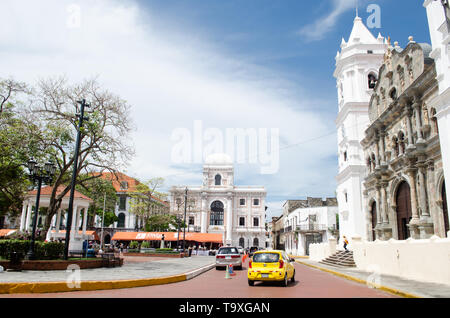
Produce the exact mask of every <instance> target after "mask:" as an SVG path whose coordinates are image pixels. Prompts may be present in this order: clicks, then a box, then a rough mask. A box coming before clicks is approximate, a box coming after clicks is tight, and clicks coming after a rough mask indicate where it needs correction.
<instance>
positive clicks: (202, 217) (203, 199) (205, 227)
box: [200, 194, 208, 233]
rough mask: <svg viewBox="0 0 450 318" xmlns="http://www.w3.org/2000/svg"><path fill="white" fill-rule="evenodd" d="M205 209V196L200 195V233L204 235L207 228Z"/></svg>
mask: <svg viewBox="0 0 450 318" xmlns="http://www.w3.org/2000/svg"><path fill="white" fill-rule="evenodd" d="M206 211H207V208H206V195H203V194H202V212H201V213H202V215H201V222H200V225H201V232H202V233H206V232H207V231H206V229H207V228H208V224H207V223H208V220H207V212H206Z"/></svg>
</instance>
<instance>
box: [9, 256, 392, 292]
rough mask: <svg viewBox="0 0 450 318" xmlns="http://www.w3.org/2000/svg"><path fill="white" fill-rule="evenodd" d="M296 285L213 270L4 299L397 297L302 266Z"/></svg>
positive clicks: (297, 275) (237, 272)
mask: <svg viewBox="0 0 450 318" xmlns="http://www.w3.org/2000/svg"><path fill="white" fill-rule="evenodd" d="M295 270H296V275H295V278H296V282H295V283H289V286H288V287H282V286H281V285H280V284H279V283H274V282H271V283H269V282H267V283H261V282H257V283H256V284H255V286H253V287H250V286H248V283H247V266H244V267H243V269H242V270H235V273H236V275H235V276H231V279H225V274H226V272H225V271H224V270H216V269H212V270H209V271H207V272H205V273H204V274H202V275H200V276H198V277H196V278H194V279H191V280H187V281H184V282H179V283H174V284H166V285H157V286H148V287H138V288H127V289H115V290H99V291H80V292H66V293H47V294H12V295H0V297H33V298H38V297H39V298H48V297H49V298H66V297H69V298H78V297H82V298H131V297H132V298H329V297H330V298H384V297H395V296H394V295H391V294H388V293H385V292H382V291H379V290H375V289H371V288H369V287H367V286H365V285H363V284H358V283H355V282H351V281H348V280H346V279H343V278H340V277H336V276H334V275H332V274H329V273H325V272H322V271H320V270H317V269H313V268H310V267H307V266H304V265H301V264H295Z"/></svg>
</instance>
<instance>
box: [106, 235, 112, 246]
mask: <svg viewBox="0 0 450 318" xmlns="http://www.w3.org/2000/svg"><path fill="white" fill-rule="evenodd" d="M109 243H111V235H109V234H106V235H105V244H109Z"/></svg>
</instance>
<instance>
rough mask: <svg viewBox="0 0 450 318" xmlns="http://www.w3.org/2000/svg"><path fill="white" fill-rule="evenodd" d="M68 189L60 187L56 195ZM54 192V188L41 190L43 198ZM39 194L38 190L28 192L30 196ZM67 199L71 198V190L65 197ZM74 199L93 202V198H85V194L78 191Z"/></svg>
mask: <svg viewBox="0 0 450 318" xmlns="http://www.w3.org/2000/svg"><path fill="white" fill-rule="evenodd" d="M65 188H66V186H64V185H60V186H59V187H58V188H57V189H56V194H57V195H58V194H60V193H61V192H63V191H64V189H65ZM52 191H53V187H51V186H44V187H42V188H41V196H42V195H48V196H49V195H51V194H52ZM36 194H37V190H32V191H29V192H28V195H36ZM64 197H65V198H68V197H70V190H69V191H67V193H66V194H65V195H64ZM74 198H78V199H84V200H88V201H92V199H91V198H89V197H87V196H85V195H84V194H82V193H81V192H78V191H77V190H75V192H74Z"/></svg>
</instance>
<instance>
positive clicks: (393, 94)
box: [389, 87, 397, 100]
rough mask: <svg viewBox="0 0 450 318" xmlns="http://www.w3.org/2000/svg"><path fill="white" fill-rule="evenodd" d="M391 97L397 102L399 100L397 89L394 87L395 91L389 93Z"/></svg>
mask: <svg viewBox="0 0 450 318" xmlns="http://www.w3.org/2000/svg"><path fill="white" fill-rule="evenodd" d="M389 97H390V98H391V99H392V100H396V99H397V89H396V88H395V87H394V88H393V89H391V90H390V92H389Z"/></svg>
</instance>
